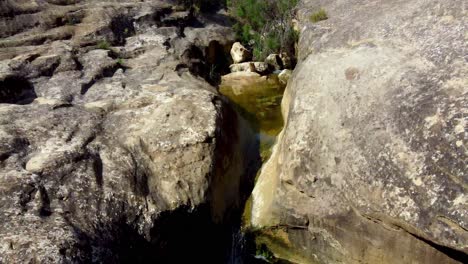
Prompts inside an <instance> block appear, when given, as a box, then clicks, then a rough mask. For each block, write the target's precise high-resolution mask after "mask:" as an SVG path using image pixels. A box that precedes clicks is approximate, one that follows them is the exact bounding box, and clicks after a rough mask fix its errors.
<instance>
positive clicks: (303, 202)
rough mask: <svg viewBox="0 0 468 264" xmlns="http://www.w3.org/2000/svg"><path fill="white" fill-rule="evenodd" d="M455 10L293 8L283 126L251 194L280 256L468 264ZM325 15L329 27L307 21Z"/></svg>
mask: <svg viewBox="0 0 468 264" xmlns="http://www.w3.org/2000/svg"><path fill="white" fill-rule="evenodd" d="M463 5H464V3H463V1H461V0H456V1H438V0H429V1H426V0H421V1H419V0H417V1H406V2H402V1H396V0H391V1H374V2H372V3H371V2H369V1H360V0H356V1H325V0H323V1H309V0H304V1H301V2H300V4H299V7H298V18H299V20H300V23H301V25H303V28H302V31H301V38H300V43H299V63H298V65H297V67H296V69H295V72H294V77H293V78H292V79H291V80H290V81H289V85H288V87H287V89H286V92H285V96H284V99H283V102H282V106H283V114H284V117H285V120H287V121H286V126H285V128H284V130H283V131H282V133H281V135H280V136H279V139H278V144H277V145H276V147H275V149H274V151H273V156H272V158H271V159H270V160H269V161H268V163H267V164H266V165H265V166H264V168H263V169H262V173H261V175H260V177H259V179H258V182H257V184H256V187H255V190H254V192H253V206H252V207H253V209H252V223H253V225H254V226H256V227H261V228H262V229H260V230H262V232H263V233H262V234H263V236H262V237H261V238H259V239H263V240H262V241H265V243H268V244H269V247H270V249H272V251H273V253H274V254H275V255H276V256H277V257H279V258H284V259H287V260H290V261H293V262H298V263H464V262H466V259H467V253H468V248H467V245H468V232H467V231H466V230H467V229H468V218H467V216H468V211H467V196H466V193H467V184H468V175H467V169H466V160H467V152H466V148H465V147H466V142H467V120H466V114H467V113H468V109H467V106H468V101H467V100H468V90H467V89H466V87H467V78H468V72H467V70H466V69H468V67H467V66H468V65H467V62H466V60H464V59H463V57H464V56H465V54H466V36H465V34H464V33H463V32H466V31H467V25H468V24H467V23H466V14H465V11H464V10H463V8H460V6H463ZM319 8H323V9H324V10H326V12H327V14H328V17H329V19H328V20H326V21H322V23H321V24H320V25H314V24H312V23H311V22H310V20H309V18H310V16H311V14H312V13H313V12H316V10H318V9H319ZM362 25H366V26H362ZM464 146H465V147H464ZM284 241H287V243H286V242H284Z"/></svg>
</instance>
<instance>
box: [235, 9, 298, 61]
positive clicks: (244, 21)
mask: <svg viewBox="0 0 468 264" xmlns="http://www.w3.org/2000/svg"><path fill="white" fill-rule="evenodd" d="M297 2H298V0H230V1H228V2H227V5H228V7H229V12H230V13H231V15H232V16H234V17H235V18H236V19H237V21H238V23H237V24H236V25H235V27H234V29H235V31H236V34H237V38H238V39H239V41H241V42H242V43H243V44H244V45H245V46H247V47H250V48H251V49H252V52H253V54H254V58H255V59H256V60H263V59H265V58H266V56H268V55H269V54H271V53H278V52H280V51H282V52H287V53H289V54H290V55H294V53H295V52H294V43H295V42H296V41H297V33H295V32H294V30H293V29H292V25H291V20H292V18H293V16H294V8H295V6H296V4H297Z"/></svg>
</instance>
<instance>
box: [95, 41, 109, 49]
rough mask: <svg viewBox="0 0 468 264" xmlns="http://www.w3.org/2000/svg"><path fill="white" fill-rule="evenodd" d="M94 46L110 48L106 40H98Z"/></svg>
mask: <svg viewBox="0 0 468 264" xmlns="http://www.w3.org/2000/svg"><path fill="white" fill-rule="evenodd" d="M96 47H97V48H98V49H104V50H111V45H110V43H109V42H108V41H107V40H101V41H99V42H98V44H97V46H96Z"/></svg>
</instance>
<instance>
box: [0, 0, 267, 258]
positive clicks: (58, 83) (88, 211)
mask: <svg viewBox="0 0 468 264" xmlns="http://www.w3.org/2000/svg"><path fill="white" fill-rule="evenodd" d="M48 2H50V5H47V4H44V5H42V4H37V3H36V2H35V1H6V3H5V4H0V6H1V7H0V17H1V18H0V19H1V21H2V23H0V35H1V39H0V193H1V198H0V221H1V222H2V224H1V225H0V238H1V239H0V262H1V263H94V262H96V263H97V262H103V263H122V262H123V263H125V262H131V261H136V262H155V263H169V262H177V263H179V262H181V263H184V262H189V261H200V262H202V261H208V262H213V263H222V262H223V261H224V260H225V259H226V258H225V256H224V252H225V249H226V248H230V244H231V241H232V236H231V222H232V221H236V222H237V221H238V219H233V218H234V217H235V216H236V215H238V214H239V210H240V207H242V204H243V203H244V201H245V199H246V198H247V197H246V196H247V195H246V193H244V192H245V190H248V189H249V186H250V184H251V182H252V179H253V175H252V173H249V172H246V171H247V170H246V168H250V167H253V166H254V165H253V164H250V162H251V161H253V160H255V159H254V158H253V157H252V158H251V157H250V155H253V156H255V155H258V153H255V151H252V150H251V148H252V146H255V144H256V143H255V142H254V140H255V137H254V135H253V131H251V130H250V129H249V127H248V126H247V125H244V121H243V120H242V119H241V118H240V117H239V116H238V115H237V114H236V113H235V112H234V110H233V109H232V107H231V106H230V104H228V103H227V102H226V101H225V99H224V98H223V97H221V96H220V94H219V93H218V92H217V90H216V88H215V87H213V86H211V85H210V84H208V83H207V81H206V80H205V79H203V77H206V72H200V74H199V75H196V73H194V72H192V71H191V70H194V69H196V67H197V66H200V69H202V70H206V65H208V63H207V62H206V61H205V57H206V56H205V55H206V54H204V51H205V50H206V49H207V48H208V47H209V43H210V42H211V41H217V42H218V43H219V44H220V45H221V46H223V47H224V46H225V45H227V43H228V42H229V43H231V42H232V39H229V34H227V33H226V32H230V31H231V30H230V27H225V26H220V25H218V24H216V23H213V24H203V25H196V26H197V28H195V27H193V28H185V29H183V30H182V31H183V33H185V34H186V35H185V36H186V37H184V36H183V34H176V33H175V32H180V30H181V29H180V28H179V27H178V26H170V25H168V24H171V23H175V22H174V21H176V22H177V23H179V22H180V23H181V24H184V25H186V26H189V25H190V23H191V22H190V21H192V20H191V18H190V17H189V16H186V14H183V13H176V14H172V13H170V12H172V11H171V10H172V8H171V3H169V2H164V1H156V2H154V1H143V2H142V1H126V2H125V3H124V2H121V1H117V2H112V3H111V2H109V3H102V2H100V1H81V2H80V1H48ZM85 2H86V3H85ZM71 13H72V14H76V15H70V14H71ZM11 14H15V15H14V17H13V16H11ZM67 14H68V15H67ZM171 14H172V15H171ZM166 15H167V17H169V18H171V19H172V18H174V19H172V20H171V19H164V18H167V17H166ZM55 16H57V17H55ZM145 17H149V18H148V19H144V18H145ZM140 18H141V19H140ZM161 20H163V21H161ZM66 21H69V22H70V24H68V22H66ZM3 22H4V23H3ZM192 22H193V21H192ZM15 23H16V24H17V25H15ZM64 23H65V24H64ZM160 23H162V24H167V25H166V26H168V27H169V28H164V27H159V28H156V27H157V26H158V25H160ZM130 25H132V27H130ZM133 25H135V26H134V27H135V28H133ZM127 26H129V28H128V29H127V30H125V27H127ZM62 29H66V30H67V31H69V32H71V35H68V36H67V37H63V38H57V34H55V33H54V32H56V31H61V30H62ZM231 33H232V32H231ZM103 39H107V40H108V41H109V45H110V46H116V45H119V47H118V48H117V47H113V48H112V51H109V50H105V49H96V43H97V41H98V40H103ZM227 53H229V51H227ZM227 56H229V55H227ZM122 60H124V61H125V63H122ZM183 60H184V61H183ZM203 67H205V68H203ZM246 184H247V185H246ZM201 237H203V239H204V242H203V243H200V238H201ZM180 252H184V254H180Z"/></svg>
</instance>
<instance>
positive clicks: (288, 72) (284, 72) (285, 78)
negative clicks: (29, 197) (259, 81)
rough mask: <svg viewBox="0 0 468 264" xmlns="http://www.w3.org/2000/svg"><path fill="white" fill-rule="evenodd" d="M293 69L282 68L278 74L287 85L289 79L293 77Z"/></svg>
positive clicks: (280, 79)
mask: <svg viewBox="0 0 468 264" xmlns="http://www.w3.org/2000/svg"><path fill="white" fill-rule="evenodd" d="M291 75H292V71H291V70H282V71H281V72H280V74H278V79H279V81H280V82H281V83H282V84H284V85H286V84H288V81H289V79H290V78H291Z"/></svg>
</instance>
